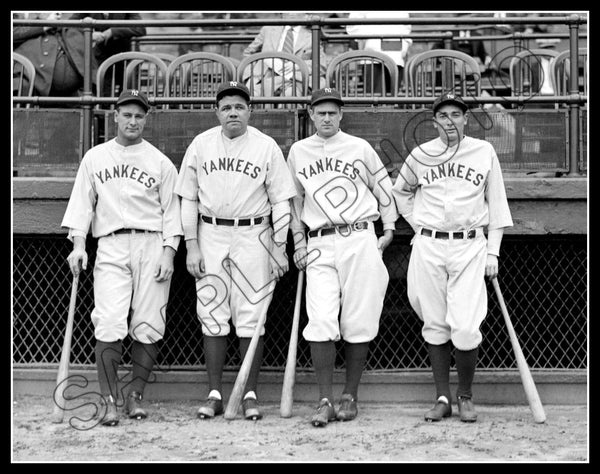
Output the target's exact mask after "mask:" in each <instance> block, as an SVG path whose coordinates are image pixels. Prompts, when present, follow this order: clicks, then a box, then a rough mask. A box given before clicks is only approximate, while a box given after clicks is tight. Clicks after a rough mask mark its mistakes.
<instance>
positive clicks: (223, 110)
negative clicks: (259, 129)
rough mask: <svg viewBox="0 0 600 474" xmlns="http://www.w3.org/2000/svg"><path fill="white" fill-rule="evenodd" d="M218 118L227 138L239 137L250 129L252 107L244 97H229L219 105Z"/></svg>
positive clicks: (224, 98) (223, 99)
mask: <svg viewBox="0 0 600 474" xmlns="http://www.w3.org/2000/svg"><path fill="white" fill-rule="evenodd" d="M217 118H218V119H219V122H221V126H222V127H223V133H225V136H226V137H228V138H235V137H239V136H240V135H243V134H244V133H246V130H247V129H248V121H249V120H250V106H249V105H248V103H247V102H246V100H245V99H244V98H243V97H242V96H239V95H227V96H225V97H223V98H222V99H221V100H220V101H219V103H218V104H217Z"/></svg>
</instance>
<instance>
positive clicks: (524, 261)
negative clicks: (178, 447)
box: [12, 235, 588, 371]
mask: <svg viewBox="0 0 600 474" xmlns="http://www.w3.org/2000/svg"><path fill="white" fill-rule="evenodd" d="M87 240H88V241H87V246H88V254H89V257H90V258H89V264H88V269H87V270H86V271H85V272H84V273H83V275H82V276H81V278H80V282H79V290H78V295H77V306H76V313H75V325H74V329H73V342H72V355H71V363H73V364H81V365H92V364H94V344H95V340H94V331H93V327H92V324H91V320H90V313H91V310H92V308H93V304H94V301H93V278H92V271H93V264H94V260H95V253H96V245H97V241H96V240H95V239H92V238H88V239H87ZM291 245H292V244H291V242H289V243H288V250H290V249H291V248H293V247H291ZM71 248H72V245H71V243H70V242H69V241H68V240H67V239H66V238H65V237H64V236H28V235H15V236H13V281H12V285H13V302H12V304H13V308H12V309H13V337H12V340H13V348H12V349H13V363H14V364H23V365H38V366H39V365H42V366H43V365H50V364H57V363H58V362H59V360H60V353H61V348H62V342H63V338H64V330H65V324H66V319H67V313H68V306H69V296H70V288H71V282H72V278H71V275H70V271H69V268H68V265H67V263H66V257H67V255H68V254H69V252H70V250H71ZM288 254H289V252H288ZM409 256H410V245H409V238H408V237H406V236H396V238H395V239H394V241H393V243H392V244H391V246H390V247H389V248H388V249H387V250H386V252H385V254H384V260H385V263H386V265H387V268H388V271H389V273H390V283H389V285H388V290H387V294H386V298H385V302H384V308H383V312H382V315H381V322H380V331H379V335H378V336H377V337H376V339H375V340H374V341H373V342H372V343H371V351H370V355H369V359H368V361H367V370H377V371H381V370H386V371H403V370H412V369H425V368H428V367H429V365H428V359H427V352H426V349H425V347H424V344H423V340H422V336H421V323H420V321H419V319H418V318H417V316H416V314H415V313H414V312H413V310H412V309H411V307H410V305H409V303H408V299H407V295H406V269H407V266H408V259H409ZM297 276H298V273H297V270H296V269H295V267H294V265H293V264H291V265H290V271H289V272H288V273H287V274H286V275H285V276H284V277H283V278H282V279H281V280H280V282H279V283H278V284H277V287H276V290H275V292H274V296H273V301H272V303H271V306H270V308H269V313H268V317H267V322H266V326H265V329H266V334H265V351H264V362H263V367H264V368H265V369H272V370H281V371H283V370H284V368H285V362H286V358H287V350H288V343H289V338H290V331H291V326H292V316H293V312H294V302H295V297H296V283H297ZM499 281H500V286H501V288H502V292H503V296H504V298H505V301H506V305H507V307H508V310H509V313H510V316H511V319H512V321H513V324H514V327H515V331H516V333H517V335H518V337H519V340H520V342H521V345H522V348H523V352H524V354H525V357H526V359H527V361H528V363H529V365H530V367H531V368H532V369H585V368H587V342H588V340H587V330H588V325H587V248H586V238H585V236H582V237H562V238H557V237H552V236H546V237H538V236H536V237H524V236H511V235H506V236H505V237H504V240H503V245H502V258H501V259H500V277H499ZM488 301H489V304H488V306H489V312H488V315H487V317H486V319H485V320H484V322H483V324H482V332H483V336H484V339H483V342H482V345H481V349H480V359H479V363H478V367H480V368H482V369H508V368H515V367H516V362H515V359H514V356H513V351H512V348H511V345H510V340H509V338H508V333H507V330H506V327H505V324H504V320H503V317H502V313H501V310H500V307H499V305H498V302H497V299H496V297H495V293H494V291H493V288H492V286H491V284H488ZM195 304H196V299H195V287H194V280H193V278H192V277H191V276H190V275H189V274H188V273H187V271H186V269H185V246H184V245H182V246H181V247H180V249H179V251H178V252H177V254H176V257H175V274H174V276H173V280H172V283H171V293H170V298H169V305H168V308H167V329H166V334H165V338H164V339H163V340H162V341H161V342H160V343H159V347H160V352H159V356H158V361H157V362H158V364H159V366H160V368H161V370H171V369H173V370H176V369H190V368H198V369H200V368H204V354H203V347H202V336H201V326H200V323H199V321H198V319H197V318H196V314H195ZM306 322H307V316H306V312H305V309H304V305H303V308H302V311H301V314H300V332H301V331H302V329H303V327H304V326H305V324H306ZM124 343H125V346H124V349H125V350H124V355H123V363H124V364H126V365H127V364H130V363H131V361H130V359H129V355H130V345H131V340H130V338H129V337H127V338H126V340H125V341H124ZM337 350H338V357H337V362H336V366H337V367H338V368H342V367H343V363H344V362H343V359H344V358H343V342H341V343H340V344H338V345H337ZM240 364H241V360H240V355H239V350H238V347H237V339H236V338H235V336H233V334H231V335H230V337H229V348H228V354H227V359H226V367H227V368H230V369H235V368H239V365H240ZM297 367H298V368H299V369H310V368H311V361H310V350H309V346H308V343H307V342H306V341H305V340H304V338H303V337H302V336H301V334H300V336H299V338H298V354H297Z"/></svg>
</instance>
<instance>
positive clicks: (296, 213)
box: [287, 145, 306, 249]
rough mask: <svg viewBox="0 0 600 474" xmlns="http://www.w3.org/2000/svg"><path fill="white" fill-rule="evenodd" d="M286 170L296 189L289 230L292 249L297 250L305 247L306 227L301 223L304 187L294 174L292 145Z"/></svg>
mask: <svg viewBox="0 0 600 474" xmlns="http://www.w3.org/2000/svg"><path fill="white" fill-rule="evenodd" d="M287 165H288V169H289V170H290V174H291V175H292V181H293V182H294V186H295V188H296V195H295V196H294V197H293V198H292V203H291V209H290V210H291V214H292V220H291V222H290V230H291V231H292V236H293V238H294V248H295V249H299V248H302V247H306V235H305V229H306V226H305V225H304V223H303V222H302V219H301V216H302V209H303V207H304V187H303V186H302V184H300V181H299V180H298V177H297V174H296V157H295V146H294V145H292V147H291V148H290V153H289V155H288V160H287Z"/></svg>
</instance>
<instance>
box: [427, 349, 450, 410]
mask: <svg viewBox="0 0 600 474" xmlns="http://www.w3.org/2000/svg"><path fill="white" fill-rule="evenodd" d="M427 350H428V351H429V362H430V363H431V370H432V372H433V380H434V382H435V389H436V391H437V395H436V398H439V397H441V396H442V395H444V396H445V397H446V398H447V399H448V401H450V400H451V399H452V398H451V397H450V352H451V350H452V346H451V344H450V341H448V342H446V343H444V344H439V345H437V344H429V343H428V344H427Z"/></svg>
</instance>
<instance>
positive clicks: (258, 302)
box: [196, 222, 276, 337]
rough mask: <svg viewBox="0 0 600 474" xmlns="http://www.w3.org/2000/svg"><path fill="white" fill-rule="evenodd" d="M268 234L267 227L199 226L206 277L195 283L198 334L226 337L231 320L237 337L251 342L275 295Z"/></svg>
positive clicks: (270, 235)
mask: <svg viewBox="0 0 600 474" xmlns="http://www.w3.org/2000/svg"><path fill="white" fill-rule="evenodd" d="M272 234H273V229H272V228H271V226H270V225H269V224H268V222H267V223H264V222H263V223H261V224H259V225H252V226H223V225H215V224H211V223H207V222H200V224H199V231H198V235H199V236H200V237H199V244H200V251H201V252H202V255H203V257H204V265H205V272H206V275H205V276H204V277H202V278H200V279H199V280H197V281H196V311H197V314H198V318H199V320H200V322H201V323H202V333H203V334H206V335H207V336H226V335H228V334H229V331H230V327H229V320H230V319H231V322H232V323H233V325H234V327H235V329H236V334H237V336H238V337H252V335H253V333H254V329H255V327H256V324H257V322H258V320H259V318H260V315H262V314H264V313H265V312H266V311H267V310H268V308H269V304H270V303H271V299H272V298H273V291H274V290H275V283H276V281H275V280H274V279H273V277H272V275H271V271H270V266H269V258H270V251H271V248H272V245H273V243H272V242H273V238H272ZM260 334H261V335H263V334H264V327H263V328H262V329H261V333H260Z"/></svg>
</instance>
